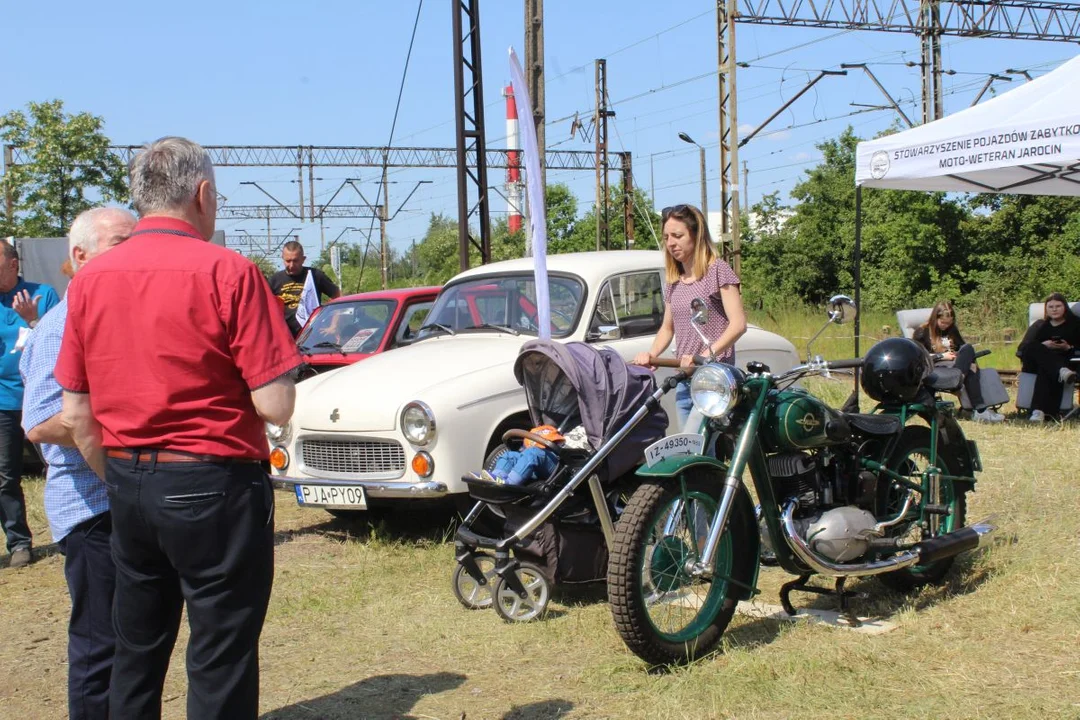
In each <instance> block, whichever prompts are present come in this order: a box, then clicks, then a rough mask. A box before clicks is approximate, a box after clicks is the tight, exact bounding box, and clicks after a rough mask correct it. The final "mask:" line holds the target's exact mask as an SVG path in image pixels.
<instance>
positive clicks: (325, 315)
mask: <svg viewBox="0 0 1080 720" xmlns="http://www.w3.org/2000/svg"><path fill="white" fill-rule="evenodd" d="M439 289H440V288H438V287H419V288H402V289H398V290H379V291H376V292H367V293H360V294H358V295H345V296H342V297H339V298H337V299H336V300H331V301H330V302H328V303H327V304H325V305H323V306H322V307H320V308H319V309H318V310H316V311H315V314H314V315H312V316H311V319H310V320H308V322H307V325H305V326H304V329H303V330H301V331H300V335H299V336H298V337H297V338H296V345H297V347H299V348H300V354H301V355H302V356H303V358H304V362H305V363H307V365H308V366H309V368H310V370H311V371H313V372H314V373H320V372H326V371H328V370H333V369H335V368H339V367H342V366H343V365H351V364H352V363H354V362H356V361H357V360H363V359H364V358H366V357H368V356H370V355H374V354H375V353H380V352H385V351H387V350H391V349H393V348H396V347H400V346H403V345H408V344H409V343H410V342H412V341H413V340H414V339H415V338H416V332H417V330H419V329H420V326H421V325H423V324H424V319H425V318H426V317H427V314H428V311H429V310H430V309H431V306H432V305H433V304H434V302H435V296H436V295H438V294H439Z"/></svg>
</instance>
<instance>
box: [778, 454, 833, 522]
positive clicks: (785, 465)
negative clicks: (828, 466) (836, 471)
mask: <svg viewBox="0 0 1080 720" xmlns="http://www.w3.org/2000/svg"><path fill="white" fill-rule="evenodd" d="M769 475H771V476H772V478H773V481H774V482H775V483H776V485H775V488H774V492H775V493H776V497H778V498H780V500H781V503H783V502H786V501H787V500H788V499H789V498H795V499H796V500H798V501H799V510H800V511H801V512H800V513H799V515H806V514H807V511H813V509H814V508H816V507H818V505H820V504H822V503H825V504H828V502H829V500H828V499H826V498H824V497H819V495H820V494H821V492H822V478H821V473H820V472H819V471H818V466H817V460H816V459H815V458H814V456H813V455H810V454H809V453H804V452H792V453H779V454H777V455H773V456H771V457H770V458H769Z"/></svg>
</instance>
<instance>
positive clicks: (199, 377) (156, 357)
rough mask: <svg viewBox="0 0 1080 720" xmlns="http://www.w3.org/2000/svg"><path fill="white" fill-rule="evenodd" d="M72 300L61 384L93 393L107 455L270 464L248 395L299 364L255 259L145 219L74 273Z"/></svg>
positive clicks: (174, 224) (183, 227) (183, 226)
mask: <svg viewBox="0 0 1080 720" xmlns="http://www.w3.org/2000/svg"><path fill="white" fill-rule="evenodd" d="M67 302H68V316H67V325H66V327H65V329H64V341H63V345H62V346H61V348H60V357H59V359H58V360H57V363H56V380H57V382H58V383H59V384H60V386H61V387H63V388H64V389H65V390H69V391H71V392H77V393H87V392H88V393H90V404H91V406H92V408H93V411H94V416H95V417H96V418H97V420H98V422H100V423H101V426H102V429H103V433H102V434H103V438H102V440H103V445H104V446H105V447H107V448H140V447H152V448H162V449H169V450H181V451H185V452H189V453H196V454H200V455H202V454H206V455H221V456H225V457H237V458H259V459H265V458H266V457H267V453H268V451H267V443H266V436H265V434H264V426H263V422H262V420H261V419H260V418H259V416H258V414H257V413H256V412H255V406H254V405H253V404H252V402H251V391H252V390H253V389H256V388H258V387H260V386H262V385H265V384H267V383H269V382H271V381H272V380H274V379H276V378H278V377H280V376H282V375H284V374H285V373H287V372H288V371H290V370H292V369H293V368H295V367H297V366H298V365H299V364H300V362H301V361H300V355H299V353H298V352H297V349H296V344H295V342H294V341H293V338H292V335H291V334H290V333H289V328H288V326H287V325H286V324H285V318H284V317H283V316H282V314H281V305H280V304H279V303H278V302H277V300H276V299H275V298H274V295H273V293H272V292H270V286H269V285H268V284H267V283H266V280H265V278H263V276H262V274H261V273H260V272H259V270H258V268H256V267H255V265H254V264H253V263H252V262H251V261H249V260H247V259H246V258H244V257H242V256H241V255H239V254H237V253H235V252H232V251H231V250H226V249H225V248H222V247H219V246H217V245H213V244H211V243H209V242H206V241H205V240H203V239H202V238H200V237H198V232H197V231H196V230H195V228H193V227H192V226H191V225H189V224H188V223H186V222H183V221H181V220H174V219H172V218H166V217H148V218H144V219H143V220H141V221H140V222H139V224H138V225H136V226H135V231H134V233H133V234H132V237H131V239H129V240H127V241H126V242H124V243H123V244H121V245H119V246H117V247H116V248H114V249H112V250H111V251H109V252H108V253H106V254H105V255H102V256H100V257H97V258H94V260H93V261H92V262H90V263H88V264H87V265H86V267H84V268H82V269H81V270H79V272H78V273H76V275H75V278H74V279H73V280H72V281H71V284H70V285H69V286H68V291H67Z"/></svg>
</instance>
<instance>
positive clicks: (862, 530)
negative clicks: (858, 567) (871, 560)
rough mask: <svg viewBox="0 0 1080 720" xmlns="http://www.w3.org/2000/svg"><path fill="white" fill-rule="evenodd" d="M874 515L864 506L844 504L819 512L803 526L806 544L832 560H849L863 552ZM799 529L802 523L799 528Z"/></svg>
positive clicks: (868, 541) (875, 534)
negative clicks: (818, 514)
mask: <svg viewBox="0 0 1080 720" xmlns="http://www.w3.org/2000/svg"><path fill="white" fill-rule="evenodd" d="M875 524H876V519H875V518H874V516H873V515H871V514H870V513H868V512H867V511H866V510H863V509H861V508H857V507H854V506H852V505H845V506H844V507H838V508H833V509H832V510H826V511H825V512H823V513H821V515H820V516H818V517H817V518H815V519H813V520H812V521H811V522H810V523H809V525H807V526H805V527H806V530H805V535H804V536H803V537H804V538H805V539H806V544H807V545H809V546H810V549H811V550H813V551H814V552H816V553H818V554H819V555H823V556H825V557H827V558H829V559H830V560H832V561H834V562H848V561H849V560H855V559H857V558H860V557H862V556H863V555H865V554H866V551H867V550H868V549H869V548H870V539H871V538H873V537H876V536H877V535H878V534H879V533H875V532H874V525H875ZM799 530H800V532H801V531H802V527H800V528H799Z"/></svg>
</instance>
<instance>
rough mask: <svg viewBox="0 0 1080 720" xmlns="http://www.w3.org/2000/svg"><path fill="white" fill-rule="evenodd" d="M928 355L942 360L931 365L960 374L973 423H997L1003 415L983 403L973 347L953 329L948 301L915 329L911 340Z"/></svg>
mask: <svg viewBox="0 0 1080 720" xmlns="http://www.w3.org/2000/svg"><path fill="white" fill-rule="evenodd" d="M912 339H913V340H915V342H917V343H921V344H922V346H923V347H925V348H926V349H927V350H928V351H929V352H932V353H941V354H942V355H943V358H942V359H941V360H938V361H937V362H936V363H935V365H938V366H941V367H955V368H956V369H958V370H960V371H961V372H963V373H964V389H965V390H967V394H968V400H970V401H971V407H973V408H974V409H975V413H974V415H973V416H972V417H973V419H974V420H976V421H977V422H1001V421H1002V420H1004V419H1005V416H1004V415H1002V414H1001V413H999V412H996V411H995V410H994V409H993V408H989V407H987V406H986V405H985V404H984V403H983V395H982V380H981V378H980V377H979V366H978V365H976V364H975V348H973V347H971V346H970V345H968V344H967V343H965V342H964V338H963V336H961V335H960V328H958V327H957V326H956V311H955V310H954V309H953V305H952V303H951V302H949V301H948V300H942V301H941V302H939V303H938V304H937V305H935V306H934V309H933V310H931V311H930V319H929V320H927V321H926V324H925V325H923V326H922V327H919V328H916V330H915V334H914V335H913V337H912Z"/></svg>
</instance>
